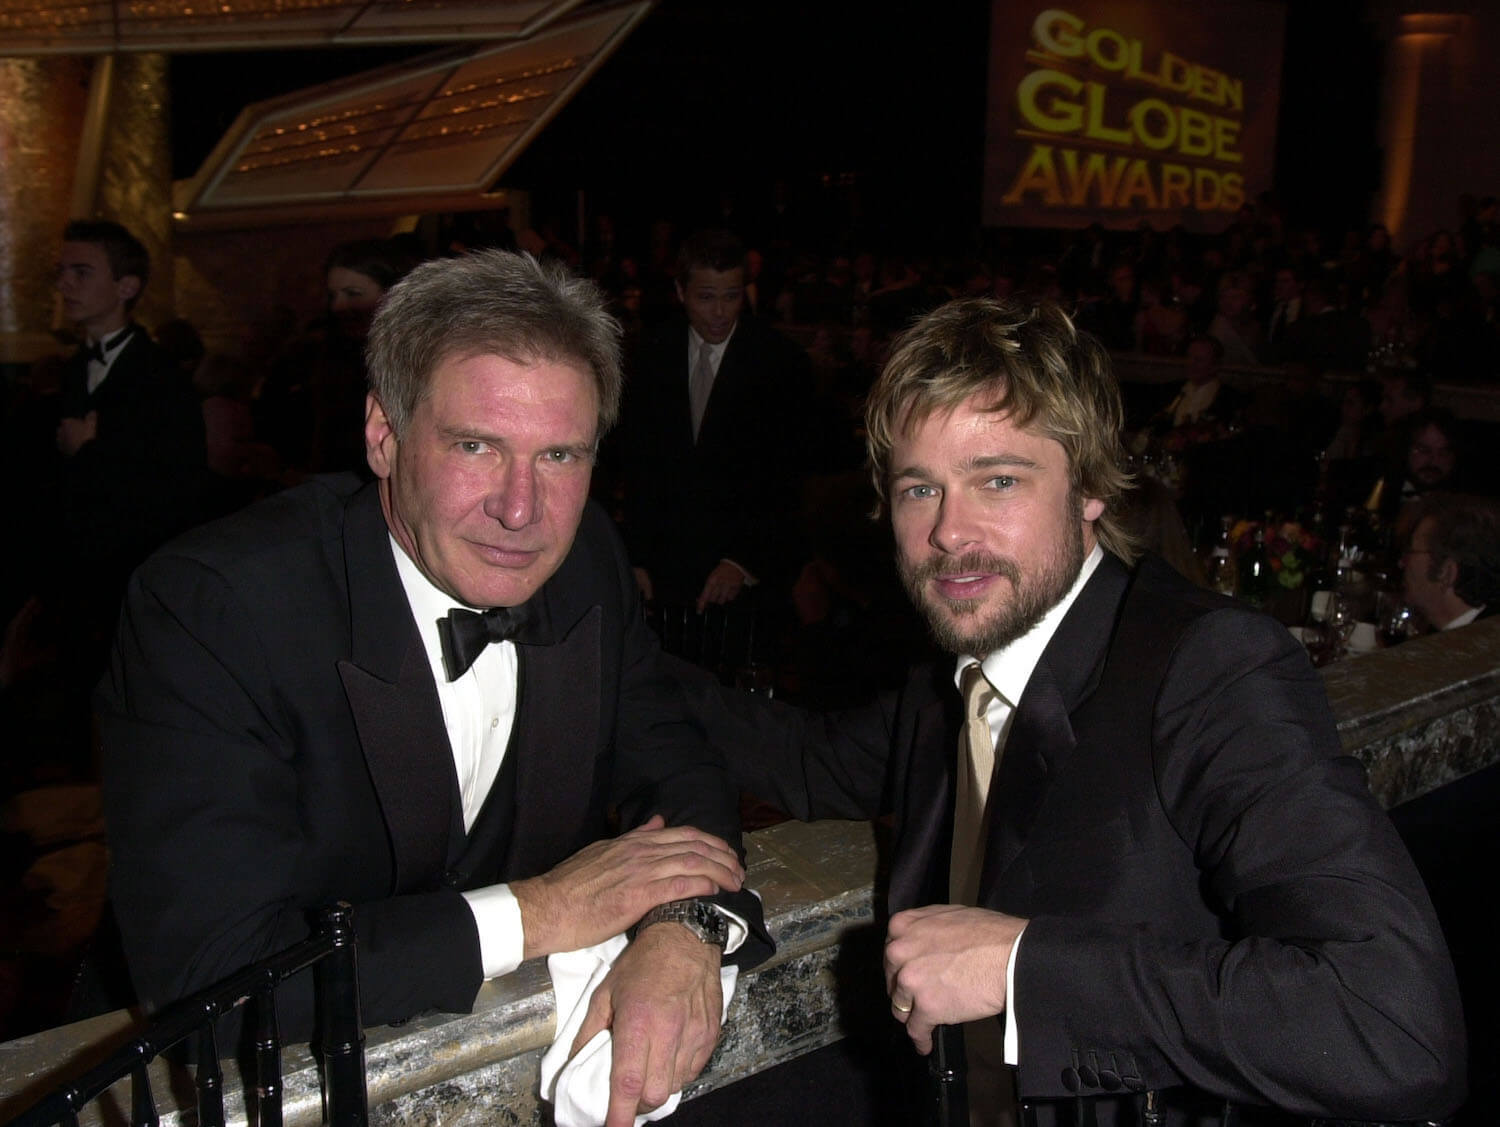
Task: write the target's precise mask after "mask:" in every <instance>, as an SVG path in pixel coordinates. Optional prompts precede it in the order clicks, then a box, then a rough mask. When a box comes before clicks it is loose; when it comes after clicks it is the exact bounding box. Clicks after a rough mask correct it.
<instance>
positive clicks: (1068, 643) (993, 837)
mask: <svg viewBox="0 0 1500 1127" xmlns="http://www.w3.org/2000/svg"><path fill="white" fill-rule="evenodd" d="M1129 583H1130V572H1129V570H1127V569H1126V567H1125V565H1124V564H1122V563H1121V562H1120V561H1119V560H1118V559H1116V558H1115V557H1114V556H1112V555H1108V554H1106V555H1105V557H1104V559H1103V560H1101V561H1100V563H1099V566H1098V568H1096V569H1095V571H1094V574H1093V575H1092V576H1091V577H1090V578H1089V581H1088V583H1086V584H1085V585H1084V588H1083V590H1082V591H1080V592H1079V594H1078V598H1077V600H1076V601H1075V602H1074V603H1073V606H1072V607H1071V609H1069V611H1068V613H1067V615H1066V616H1064V618H1063V620H1062V622H1061V623H1060V624H1059V625H1058V628H1057V632H1056V633H1055V634H1053V635H1052V640H1051V641H1050V642H1048V643H1047V648H1046V649H1045V650H1044V651H1043V652H1042V657H1041V660H1040V661H1038V662H1037V665H1036V669H1035V670H1033V671H1032V674H1031V679H1030V680H1029V681H1027V683H1026V688H1025V690H1024V691H1023V692H1022V694H1021V703H1020V705H1019V706H1018V707H1017V709H1016V715H1015V718H1014V719H1013V720H1012V721H1011V727H1010V732H1009V734H1008V736H1007V738H1006V741H1005V749H1004V753H1003V755H1002V756H1001V758H1000V764H999V766H998V768H997V769H996V775H995V780H994V783H993V785H992V786H991V788H990V829H989V840H988V844H987V846H986V849H985V862H984V871H983V874H982V875H981V877H980V882H979V901H980V903H981V904H984V903H989V902H991V898H992V897H993V896H994V894H995V891H996V889H997V888H998V887H999V885H1000V884H1001V883H1002V881H1003V879H1004V877H1005V874H1006V871H1007V870H1008V869H1009V868H1010V867H1011V866H1012V865H1013V864H1014V862H1015V860H1016V858H1017V857H1018V856H1019V855H1020V854H1021V852H1022V850H1023V849H1024V848H1025V845H1026V839H1027V837H1028V836H1029V835H1030V833H1031V828H1032V826H1033V825H1034V824H1035V822H1036V818H1037V814H1038V812H1039V811H1040V810H1041V808H1042V805H1043V804H1044V803H1045V802H1046V801H1047V800H1048V798H1049V797H1050V796H1051V794H1052V784H1053V782H1054V781H1055V780H1056V779H1057V777H1058V776H1059V775H1060V774H1061V772H1062V770H1063V768H1064V766H1065V765H1066V764H1067V761H1068V758H1069V756H1070V755H1071V754H1072V752H1073V749H1074V747H1075V746H1076V744H1077V740H1076V737H1075V734H1074V731H1073V724H1072V721H1071V719H1070V716H1071V714H1072V713H1073V712H1074V710H1075V709H1077V708H1078V706H1079V705H1080V704H1082V703H1083V702H1084V701H1085V700H1087V699H1088V696H1089V694H1091V693H1092V692H1093V691H1094V689H1095V687H1096V686H1097V685H1098V683H1099V678H1100V675H1101V674H1102V673H1103V670H1104V659H1105V657H1106V656H1107V654H1108V652H1109V642H1110V639H1111V638H1112V637H1113V636H1114V631H1115V622H1116V618H1117V617H1118V615H1119V610H1120V604H1121V602H1122V601H1123V600H1124V597H1125V591H1126V588H1127V587H1128V586H1129Z"/></svg>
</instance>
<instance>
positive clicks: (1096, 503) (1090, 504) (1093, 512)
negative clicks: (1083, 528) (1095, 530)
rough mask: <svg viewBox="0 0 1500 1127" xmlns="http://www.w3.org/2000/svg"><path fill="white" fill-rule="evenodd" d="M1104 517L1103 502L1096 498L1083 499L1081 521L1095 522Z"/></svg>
mask: <svg viewBox="0 0 1500 1127" xmlns="http://www.w3.org/2000/svg"><path fill="white" fill-rule="evenodd" d="M1103 515H1104V502H1103V501H1101V500H1099V498H1097V497H1085V498H1084V499H1083V519H1084V520H1086V521H1090V522H1093V521H1096V520H1098V519H1099V518H1100V517H1102V516H1103Z"/></svg>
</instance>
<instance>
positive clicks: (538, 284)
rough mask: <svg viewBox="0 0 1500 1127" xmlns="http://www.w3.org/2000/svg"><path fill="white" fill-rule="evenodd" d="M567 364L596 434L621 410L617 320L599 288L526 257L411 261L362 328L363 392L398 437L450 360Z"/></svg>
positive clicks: (480, 254)
mask: <svg viewBox="0 0 1500 1127" xmlns="http://www.w3.org/2000/svg"><path fill="white" fill-rule="evenodd" d="M487 355H494V356H503V357H505V358H506V359H507V360H510V361H513V362H515V363H517V364H531V363H535V362H536V361H538V360H547V361H551V362H554V363H563V364H570V365H576V366H578V367H579V368H580V369H582V370H583V371H586V372H588V373H590V374H591V375H592V376H593V377H594V383H595V387H596V389H597V391H598V393H599V427H598V431H597V432H596V434H595V439H596V440H597V439H598V438H601V437H603V435H604V434H605V432H606V431H608V430H609V428H610V427H612V426H614V424H615V421H616V419H618V417H619V414H620V389H621V385H622V383H623V381H624V377H623V376H622V374H621V370H620V325H619V322H618V321H616V320H615V319H614V317H612V316H610V313H609V310H608V308H607V305H606V299H605V297H604V294H603V293H602V292H601V291H600V289H599V287H597V286H596V285H594V283H593V282H590V281H588V280H586V279H583V278H578V277H575V276H573V275H572V274H570V273H568V271H567V268H566V267H564V266H561V265H557V264H553V263H543V262H538V261H537V260H536V259H535V258H533V257H532V256H531V255H529V254H510V253H508V252H506V251H499V250H486V251H477V252H475V253H473V254H466V255H464V256H462V257H461V258H442V259H436V260H434V261H432V262H426V263H423V264H422V265H421V266H418V267H417V268H416V269H415V270H413V271H412V272H411V273H410V274H408V275H407V276H406V277H405V278H404V279H402V280H401V281H400V282H398V283H397V284H396V285H395V286H393V287H392V288H391V290H390V291H389V292H388V293H387V294H386V296H385V300H384V301H383V302H382V303H381V305H380V308H379V309H378V310H377V311H376V313H375V319H374V321H373V322H372V323H371V326H370V338H369V343H368V345H367V346H366V348H365V366H366V368H367V370H368V371H369V373H370V389H371V391H372V392H373V393H374V395H375V397H376V398H377V399H379V400H380V404H381V406H382V407H383V408H384V409H385V413H386V417H387V418H389V419H390V421H391V427H392V429H394V430H395V432H396V434H397V435H398V436H399V435H400V434H401V433H402V432H403V431H404V430H405V429H406V426H407V424H408V423H409V422H410V421H411V417H412V414H413V412H415V411H416V409H417V405H418V404H419V403H421V402H422V400H423V399H424V398H426V396H427V394H428V391H429V389H430V386H431V379H432V373H433V372H434V371H435V370H436V369H437V367H438V366H439V365H440V364H442V363H443V362H444V361H445V360H448V359H450V358H452V357H460V358H464V357H469V356H487Z"/></svg>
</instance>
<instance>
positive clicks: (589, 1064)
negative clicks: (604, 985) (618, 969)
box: [542, 935, 739, 1127]
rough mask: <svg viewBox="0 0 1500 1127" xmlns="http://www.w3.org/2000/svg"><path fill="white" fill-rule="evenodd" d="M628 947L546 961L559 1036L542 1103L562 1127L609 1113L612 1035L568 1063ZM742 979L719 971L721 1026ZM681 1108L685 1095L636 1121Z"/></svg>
mask: <svg viewBox="0 0 1500 1127" xmlns="http://www.w3.org/2000/svg"><path fill="white" fill-rule="evenodd" d="M625 944H626V939H625V937H624V936H623V935H617V936H615V937H614V938H613V939H606V940H605V941H604V942H603V943H596V944H594V946H592V947H585V948H584V949H583V950H581V951H565V952H562V953H560V954H556V955H548V956H547V973H548V974H550V975H551V976H552V993H553V994H554V995H555V996H556V998H557V1033H556V1035H555V1036H554V1037H553V1038H552V1047H551V1048H549V1049H548V1050H547V1052H546V1054H545V1055H544V1056H543V1057H542V1099H544V1100H548V1101H549V1102H550V1103H551V1104H552V1118H553V1120H554V1121H555V1122H556V1124H557V1127H600V1124H602V1123H603V1122H604V1117H605V1115H606V1114H607V1113H608V1112H609V1065H610V1041H609V1030H608V1029H601V1030H600V1031H599V1032H598V1033H596V1034H594V1036H593V1038H592V1039H591V1040H590V1041H589V1042H588V1044H586V1045H584V1047H583V1048H581V1049H579V1050H578V1055H577V1056H575V1057H574V1058H573V1059H572V1060H569V1059H568V1050H569V1049H570V1048H571V1047H572V1045H573V1038H574V1037H576V1036H578V1030H579V1028H580V1027H581V1026H582V1025H583V1019H584V1016H585V1015H586V1014H587V1013H588V1008H589V999H590V998H592V997H593V996H594V989H595V988H596V987H597V986H598V985H599V983H601V982H603V981H604V976H605V975H607V974H608V973H609V968H610V967H612V966H613V965H614V962H615V960H616V959H617V958H619V957H620V952H621V951H623V950H625ZM738 975H739V967H735V966H727V967H721V968H720V969H719V983H720V985H721V986H722V988H723V991H724V1009H723V1012H722V1013H720V1014H719V1020H720V1021H723V1020H724V1018H725V1017H726V1016H727V1015H728V1013H729V1002H730V999H731V998H733V997H734V984H735V980H736V978H737V977H738ZM681 1102H682V1093H681V1092H673V1093H672V1094H671V1096H669V1097H668V1098H667V1102H666V1103H664V1104H662V1105H661V1107H659V1108H657V1109H656V1110H655V1111H651V1112H647V1113H646V1114H645V1115H637V1116H636V1117H635V1123H636V1127H640V1125H641V1124H642V1123H647V1122H654V1121H655V1120H658V1119H663V1118H665V1117H666V1116H668V1115H671V1114H672V1113H673V1112H674V1111H676V1110H677V1105H678V1104H679V1103H681Z"/></svg>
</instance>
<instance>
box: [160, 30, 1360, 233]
mask: <svg viewBox="0 0 1500 1127" xmlns="http://www.w3.org/2000/svg"><path fill="white" fill-rule="evenodd" d="M1265 2H1266V4H1267V6H1268V7H1269V6H1270V5H1271V4H1274V3H1276V2H1277V0H1265ZM1201 10H1202V11H1203V13H1204V17H1205V18H1211V17H1212V13H1213V7H1212V5H1207V4H1205V5H1202V6H1201ZM988 28H989V3H988V2H987V0H964V2H962V3H946V2H941V3H935V2H928V3H920V4H918V3H905V4H874V5H872V4H870V3H869V2H868V0H862V2H856V0H820V2H818V3H809V2H807V0H757V2H754V3H749V2H745V0H712V2H701V0H662V3H661V4H659V5H658V7H657V8H656V9H654V10H653V11H652V12H651V13H650V14H649V15H648V16H647V17H646V18H645V19H644V20H642V21H641V23H640V24H639V25H638V26H637V27H636V29H635V31H634V32H633V33H632V34H631V35H630V36H629V37H628V38H627V39H626V40H625V42H624V44H623V45H622V46H621V47H620V49H619V50H618V51H617V52H616V53H615V54H614V55H613V56H612V57H611V58H610V59H609V60H608V61H607V62H606V63H605V64H604V65H603V66H602V67H601V68H600V70H599V71H598V73H597V74H596V75H595V76H594V78H593V79H592V80H591V81H590V82H589V83H588V84H587V85H586V86H585V87H584V89H583V90H582V91H580V92H579V93H578V95H577V96H576V97H575V98H574V99H573V101H572V102H571V103H570V104H569V105H568V106H567V107H566V108H565V109H564V110H563V111H562V112H561V113H560V114H559V115H558V116H557V117H556V118H555V119H554V120H553V122H552V123H551V124H550V125H549V126H548V127H547V129H546V130H544V131H543V133H542V134H541V136H540V137H539V138H538V139H537V140H536V141H535V142H534V143H533V144H532V146H531V147H530V148H529V149H528V150H527V151H526V152H525V153H524V154H523V155H522V156H521V158H520V159H519V160H518V161H517V162H516V163H515V164H514V165H512V167H511V168H510V169H509V170H508V171H507V172H506V174H505V175H504V176H503V177H502V181H501V184H502V185H503V186H505V187H510V188H518V189H524V190H526V191H528V192H530V193H531V196H532V215H533V221H534V222H536V223H541V222H546V221H547V220H549V219H551V220H555V221H557V222H558V224H559V226H560V227H562V228H564V229H567V230H571V225H572V224H573V222H574V216H575V214H576V208H577V195H576V193H577V192H578V191H579V190H582V191H584V192H585V193H586V197H585V198H586V203H587V207H588V209H589V211H590V212H591V213H593V212H597V211H605V212H608V213H609V214H611V215H612V216H613V217H614V218H615V220H616V224H617V226H618V227H619V228H620V233H621V235H622V237H623V238H625V239H626V241H627V242H637V241H639V240H640V238H641V237H642V234H641V232H643V231H644V228H645V226H646V225H648V224H649V222H650V221H651V220H652V219H654V218H659V217H672V218H674V219H676V220H678V221H679V223H696V222H700V221H704V220H707V219H711V218H713V216H714V213H715V212H716V211H717V209H718V207H719V205H720V200H721V196H722V194H723V193H726V192H727V193H730V194H732V196H733V197H734V200H735V203H736V204H737V205H738V207H739V208H741V209H750V208H760V207H763V206H765V205H766V204H767V203H768V201H769V200H770V199H771V196H772V192H773V190H774V188H775V185H776V183H777V182H778V181H780V182H782V184H783V185H784V188H785V191H786V192H787V193H788V195H789V198H790V202H792V203H793V204H794V205H796V206H797V207H798V209H799V210H800V211H801V212H802V213H803V214H804V216H806V217H808V219H809V221H810V222H811V223H812V225H813V226H815V227H816V226H818V225H819V219H820V217H822V216H827V217H829V223H830V224H832V225H834V226H835V227H837V226H839V225H840V224H842V225H847V226H848V227H851V228H852V230H844V231H842V232H838V233H839V234H843V235H847V236H850V237H857V238H874V239H878V240H880V241H882V242H883V243H886V244H889V243H892V242H895V243H898V244H900V243H905V244H907V245H909V246H912V247H913V248H920V247H936V246H951V245H954V244H956V243H960V242H963V241H968V240H971V239H972V238H973V236H974V235H975V234H976V233H977V231H978V224H979V194H980V187H981V183H980V182H981V175H982V150H983V145H984V101H985V100H984V89H985V79H986V65H987V54H988ZM421 53H423V51H422V50H417V49H413V48H383V49H369V48H365V49H349V50H309V51H276V52H246V53H233V54H227V53H219V54H206V55H180V56H175V57H174V58H173V60H172V100H173V114H172V128H173V145H174V169H173V175H174V176H176V177H177V178H184V177H187V176H190V175H192V174H193V173H194V172H195V171H197V168H198V166H199V165H200V164H201V163H202V161H203V159H204V157H206V156H207V154H208V152H209V150H210V149H211V148H212V147H213V145H214V143H215V142H216V141H217V140H218V138H219V137H220V136H221V135H222V134H223V133H224V131H225V130H226V129H227V128H228V127H229V125H230V123H231V122H233V120H234V118H235V116H236V115H237V114H238V113H239V111H240V110H241V109H242V108H244V107H245V106H247V105H249V104H250V103H252V102H255V101H257V100H260V99H264V98H268V97H272V96H274V95H277V94H283V93H286V92H288V91H291V90H295V89H298V88H301V87H304V86H311V85H315V84H317V83H320V82H325V81H328V80H330V79H333V78H337V77H340V76H343V75H347V74H352V73H356V72H359V71H362V70H367V69H371V68H373V67H375V66H378V65H381V64H382V63H386V62H390V61H393V60H395V59H403V58H408V57H411V56H413V55H417V54H421ZM1380 58H1381V48H1380V45H1379V44H1378V42H1377V41H1376V39H1375V35H1374V29H1373V26H1372V24H1371V22H1370V20H1369V17H1368V16H1367V13H1366V12H1365V5H1364V4H1362V3H1359V2H1356V0H1320V2H1319V3H1316V4H1307V3H1297V4H1289V5H1287V11H1286V45H1285V54H1284V58H1283V69H1282V94H1281V126H1280V130H1279V137H1278V144H1277V159H1276V175H1275V195H1276V197H1277V200H1278V202H1279V204H1280V205H1281V207H1282V209H1283V211H1284V213H1285V215H1286V218H1287V219H1288V221H1290V222H1291V223H1293V224H1297V225H1308V226H1315V227H1326V228H1330V229H1336V230H1341V229H1342V228H1343V227H1344V226H1346V225H1355V226H1358V225H1361V224H1362V223H1363V221H1364V219H1365V218H1366V216H1367V214H1368V210H1369V206H1370V201H1371V197H1372V194H1373V192H1374V189H1375V186H1376V184H1377V180H1378V175H1379V168H1380V160H1379V150H1378V147H1377V144H1376V122H1377V114H1378V111H1379V90H1380V86H1379V84H1380ZM834 217H837V219H835V218H834ZM835 237H837V236H835Z"/></svg>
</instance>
